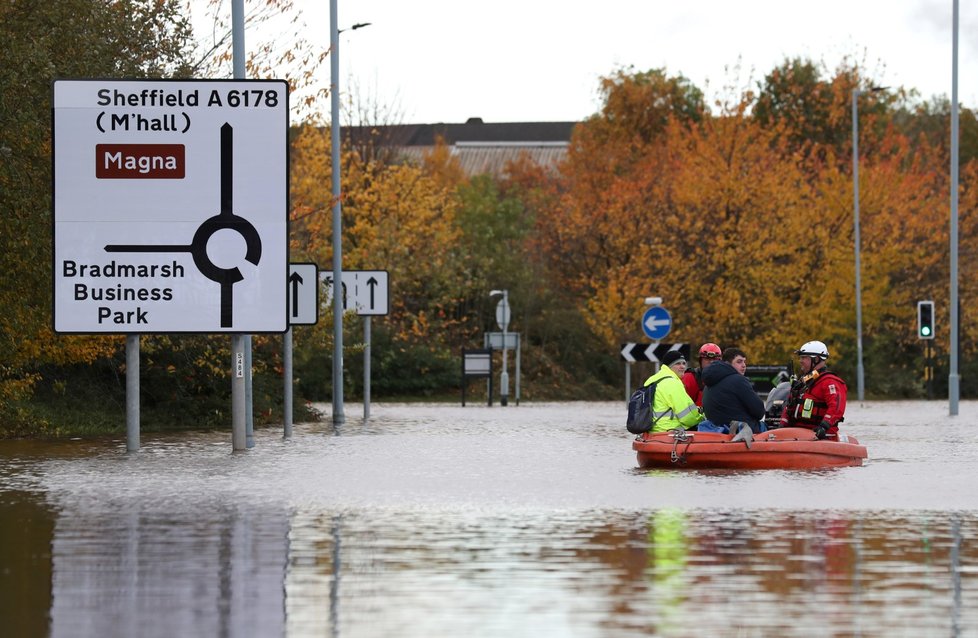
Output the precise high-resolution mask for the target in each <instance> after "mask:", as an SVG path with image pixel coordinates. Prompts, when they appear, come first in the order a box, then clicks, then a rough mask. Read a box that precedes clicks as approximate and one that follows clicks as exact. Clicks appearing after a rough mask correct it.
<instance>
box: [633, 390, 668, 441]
mask: <svg viewBox="0 0 978 638" xmlns="http://www.w3.org/2000/svg"><path fill="white" fill-rule="evenodd" d="M659 381H662V379H659V380H658V381H656V382H654V383H650V384H649V385H647V386H645V387H643V388H639V389H638V390H636V391H635V392H632V397H631V398H630V399H629V400H628V419H627V420H626V421H625V427H626V428H628V431H629V432H631V433H632V434H642V433H644V432H648V431H649V430H651V429H652V425H653V422H652V402H653V401H655V386H657V385H659Z"/></svg>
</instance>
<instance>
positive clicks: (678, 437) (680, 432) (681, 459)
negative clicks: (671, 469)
mask: <svg viewBox="0 0 978 638" xmlns="http://www.w3.org/2000/svg"><path fill="white" fill-rule="evenodd" d="M670 433H671V434H672V454H671V455H669V459H670V460H671V461H672V462H673V463H679V464H680V465H683V464H685V463H686V452H688V451H689V446H690V444H692V442H693V437H691V436H689V435H687V434H686V430H684V429H683V428H675V429H674V430H670ZM680 443H685V444H686V447H685V449H683V452H682V454H679V453H677V452H676V448H678V447H679V444H680Z"/></svg>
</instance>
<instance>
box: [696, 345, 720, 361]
mask: <svg viewBox="0 0 978 638" xmlns="http://www.w3.org/2000/svg"><path fill="white" fill-rule="evenodd" d="M722 354H723V352H722V351H721V350H720V346H718V345H717V344H715V343H704V344H703V345H702V347H700V354H699V358H700V359H719V358H720V356H721V355H722Z"/></svg>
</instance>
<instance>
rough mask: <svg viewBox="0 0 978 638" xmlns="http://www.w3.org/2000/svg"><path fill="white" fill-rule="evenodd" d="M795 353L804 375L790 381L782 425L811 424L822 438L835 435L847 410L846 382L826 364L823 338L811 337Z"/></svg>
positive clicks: (804, 426) (799, 425)
mask: <svg viewBox="0 0 978 638" xmlns="http://www.w3.org/2000/svg"><path fill="white" fill-rule="evenodd" d="M795 354H797V355H798V363H799V366H800V368H801V378H800V379H797V380H796V381H795V382H794V383H792V384H791V392H789V393H788V399H787V400H786V401H785V402H784V411H783V412H782V413H781V427H786V426H791V427H803V428H808V429H810V430H812V431H814V432H815V436H816V438H819V439H824V438H825V437H826V436H832V437H834V436H836V435H837V434H838V432H839V423H841V422H842V420H843V419H844V418H845V414H846V383H845V381H843V380H842V378H841V377H840V376H839V375H837V374H836V373H834V372H831V371H830V370H829V369H828V368H826V367H825V361H826V359H828V358H829V350H828V348H826V347H825V344H824V343H822V342H821V341H809V342H808V343H806V344H805V345H803V346H802V347H801V348H799V349H798V350H795Z"/></svg>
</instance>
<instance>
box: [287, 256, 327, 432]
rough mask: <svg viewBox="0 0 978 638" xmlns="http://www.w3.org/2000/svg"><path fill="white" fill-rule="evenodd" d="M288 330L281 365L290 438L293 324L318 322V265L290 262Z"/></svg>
mask: <svg viewBox="0 0 978 638" xmlns="http://www.w3.org/2000/svg"><path fill="white" fill-rule="evenodd" d="M288 315H289V329H288V330H287V331H286V332H285V335H284V336H283V337H282V365H283V367H284V368H285V370H284V373H285V374H284V377H285V379H284V381H285V387H284V391H285V395H284V396H285V401H284V406H283V407H284V408H285V415H284V420H283V422H282V424H283V434H282V436H283V437H284V438H286V439H288V438H291V437H292V391H293V388H292V327H291V326H299V325H314V324H316V323H318V322H319V267H318V266H317V265H316V264H289V303H288Z"/></svg>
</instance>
